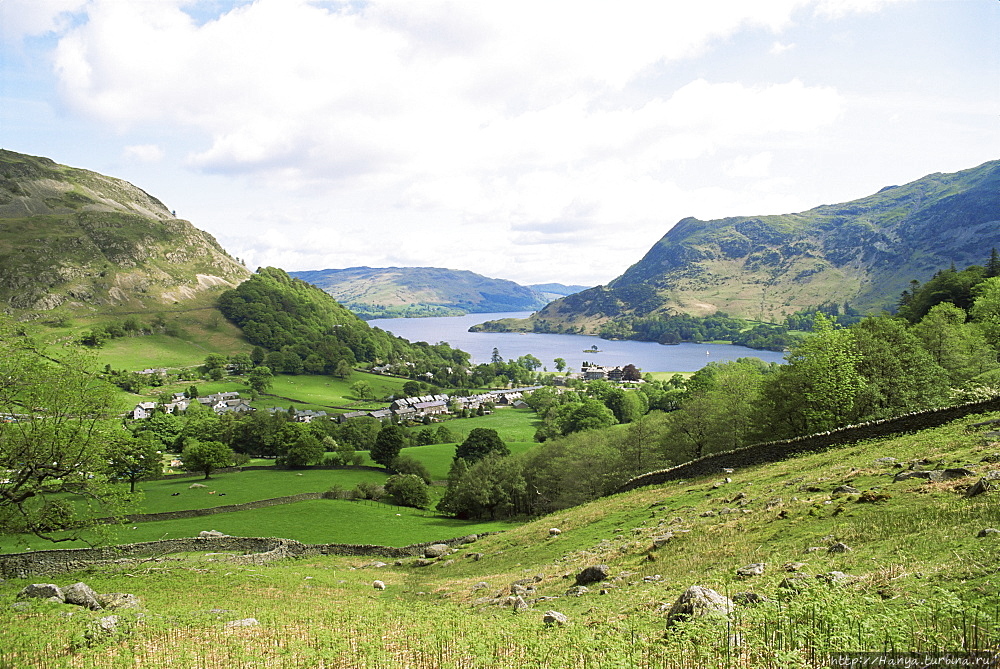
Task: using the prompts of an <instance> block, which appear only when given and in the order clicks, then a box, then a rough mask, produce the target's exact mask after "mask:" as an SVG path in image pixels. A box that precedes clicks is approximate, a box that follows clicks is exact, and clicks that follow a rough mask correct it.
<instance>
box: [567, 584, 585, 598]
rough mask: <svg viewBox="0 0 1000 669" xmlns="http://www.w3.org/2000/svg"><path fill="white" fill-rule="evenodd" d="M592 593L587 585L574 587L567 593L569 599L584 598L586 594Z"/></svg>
mask: <svg viewBox="0 0 1000 669" xmlns="http://www.w3.org/2000/svg"><path fill="white" fill-rule="evenodd" d="M588 592H590V590H589V589H588V588H587V586H585V585H574V586H573V587H572V588H570V589H569V590H567V591H566V596H567V597H583V596H584V595H585V594H587V593H588Z"/></svg>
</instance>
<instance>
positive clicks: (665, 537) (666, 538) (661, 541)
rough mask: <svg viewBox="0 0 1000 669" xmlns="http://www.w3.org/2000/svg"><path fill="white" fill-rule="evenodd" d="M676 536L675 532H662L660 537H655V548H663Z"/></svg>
mask: <svg viewBox="0 0 1000 669" xmlns="http://www.w3.org/2000/svg"><path fill="white" fill-rule="evenodd" d="M673 538H674V533H673V532H667V533H666V534H661V535H660V536H658V537H653V548H663V547H664V546H666V545H667V543H669V542H670V541H671V540H672V539H673Z"/></svg>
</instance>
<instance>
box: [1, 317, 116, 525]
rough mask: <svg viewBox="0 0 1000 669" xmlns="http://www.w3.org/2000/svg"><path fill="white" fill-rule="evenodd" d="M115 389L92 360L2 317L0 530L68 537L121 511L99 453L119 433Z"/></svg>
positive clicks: (104, 462)
mask: <svg viewBox="0 0 1000 669" xmlns="http://www.w3.org/2000/svg"><path fill="white" fill-rule="evenodd" d="M118 392H119V391H118V390H117V389H116V388H115V387H114V386H112V385H111V384H109V383H107V382H105V381H104V380H103V379H101V377H100V376H99V375H98V374H97V367H96V365H95V364H94V360H93V358H92V357H90V356H88V355H87V354H84V353H82V352H81V351H78V350H75V349H70V348H66V349H61V350H58V351H48V350H45V349H43V348H42V347H41V346H40V345H38V344H37V343H36V342H35V341H33V340H32V339H30V338H29V337H27V336H25V335H24V334H23V333H22V332H21V331H20V329H19V328H18V327H17V326H16V325H15V324H14V323H12V322H11V321H10V320H8V319H6V318H2V317H0V416H2V417H3V420H0V471H2V472H3V475H2V476H0V534H19V533H33V534H35V535H37V536H39V537H43V538H46V539H49V540H52V541H70V540H73V539H78V538H80V536H81V534H82V533H83V532H85V531H88V530H93V529H98V530H99V529H100V527H99V525H104V526H107V525H108V523H107V522H104V523H101V524H98V523H97V522H96V519H97V518H101V517H107V516H116V515H118V514H119V513H120V512H122V511H123V507H124V505H125V502H126V500H125V494H124V491H123V490H122V489H121V487H120V486H116V485H114V484H113V482H112V481H111V480H109V478H108V477H107V474H106V473H105V472H106V469H105V465H106V457H105V452H104V451H105V449H104V444H105V443H108V442H110V441H113V440H114V439H116V438H117V437H118V436H119V435H120V434H121V431H122V428H121V424H120V422H118V420H116V418H117V416H119V415H120V412H121V411H122V410H123V408H124V407H122V406H119V404H118V399H117V398H118ZM70 496H77V497H78V498H79V499H80V500H81V501H80V503H71V502H70V501H69V499H68V498H69V497H70ZM62 529H69V530H71V531H70V533H69V534H67V535H65V536H60V537H58V538H56V537H54V536H53V534H52V533H53V532H55V531H57V530H62Z"/></svg>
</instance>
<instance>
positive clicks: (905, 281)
mask: <svg viewBox="0 0 1000 669" xmlns="http://www.w3.org/2000/svg"><path fill="white" fill-rule="evenodd" d="M991 247H1000V161H993V162H989V163H985V164H983V165H981V166H979V167H976V168H973V169H969V170H964V171H962V172H956V173H954V174H932V175H929V176H927V177H924V178H922V179H919V180H917V181H914V182H912V183H909V184H906V185H903V186H892V187H887V188H884V189H882V190H881V191H879V192H878V193H876V194H874V195H870V196H868V197H865V198H862V199H860V200H855V201H853V202H847V203H844V204H835V205H824V206H821V207H816V208H815V209H810V210H809V211H805V212H801V213H796V214H784V215H771V216H741V217H733V218H725V219H718V220H713V221H700V220H697V219H694V218H686V219H684V220H682V221H680V222H678V223H677V224H676V225H675V226H674V227H672V228H671V229H670V230H669V231H668V232H667V233H666V234H665V235H664V236H663V237H662V238H661V239H660V240H659V241H658V242H657V243H656V244H655V245H654V246H653V247H652V248H651V249H650V250H649V251H648V252H647V253H646V255H645V256H644V257H643V258H642V259H641V260H640V261H639V262H637V263H636V264H635V265H633V266H632V267H630V268H629V269H628V270H626V271H625V273H623V274H622V275H621V276H619V277H618V278H616V279H614V280H613V281H611V282H610V283H608V285H607V286H597V287H595V288H591V289H589V290H585V291H582V292H580V293H577V294H575V295H570V296H568V297H565V298H562V299H559V300H557V301H555V302H552V303H550V304H549V305H547V306H546V307H545V308H544V309H542V310H541V311H539V312H538V313H536V314H535V315H533V316H532V317H531V319H530V320H529V321H527V322H525V323H507V324H506V327H507V329H527V330H534V331H537V332H553V331H569V330H572V331H576V332H584V333H596V332H597V331H598V330H599V328H600V326H601V325H602V324H605V323H607V322H609V321H617V320H620V319H622V318H629V317H644V316H648V315H656V314H672V313H686V314H692V315H699V316H703V315H708V314H713V313H716V312H724V313H727V314H728V315H730V316H735V317H741V318H748V319H754V320H762V321H771V322H777V321H781V320H782V319H783V318H784V316H786V315H788V314H791V313H795V312H798V311H802V310H804V309H807V308H810V307H816V306H819V305H821V304H837V305H844V304H848V305H849V306H850V307H852V308H854V309H856V310H858V311H860V312H862V313H867V312H873V313H878V312H879V311H881V310H882V309H886V308H890V307H893V306H895V304H896V303H897V301H898V299H899V296H900V294H901V293H902V292H903V291H904V290H906V289H907V288H909V282H910V281H911V280H917V281H921V282H923V281H926V280H927V279H929V278H930V277H931V276H932V274H933V273H934V272H936V271H938V270H940V269H941V268H944V267H948V266H949V265H952V264H954V265H956V266H958V267H965V266H967V265H970V264H982V263H983V262H984V261H985V260H986V259H987V257H988V256H989V252H990V248H991Z"/></svg>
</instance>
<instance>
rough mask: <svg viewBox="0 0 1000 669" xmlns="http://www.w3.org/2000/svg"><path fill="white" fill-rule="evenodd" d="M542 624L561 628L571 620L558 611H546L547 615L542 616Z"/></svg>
mask: <svg viewBox="0 0 1000 669" xmlns="http://www.w3.org/2000/svg"><path fill="white" fill-rule="evenodd" d="M542 622H543V623H545V624H546V625H559V626H560V627H561V626H563V625H565V624H566V623H568V622H569V618H567V617H566V616H565V615H564V614H562V613H559V612H558V611H546V612H545V615H543V616H542Z"/></svg>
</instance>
